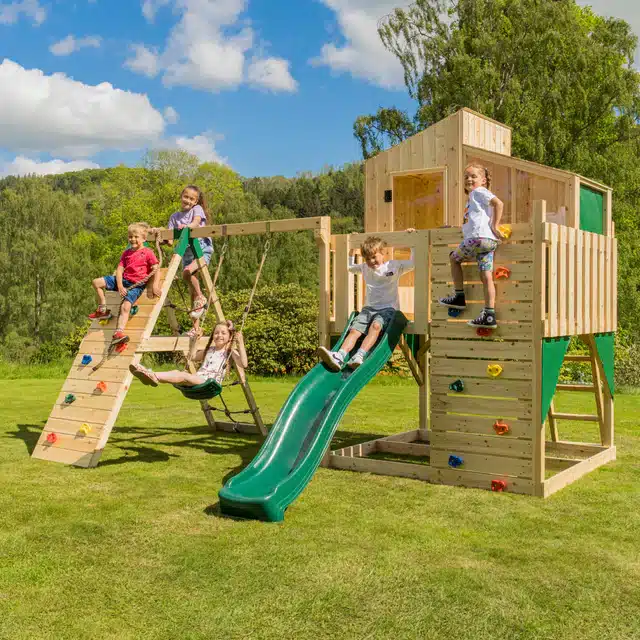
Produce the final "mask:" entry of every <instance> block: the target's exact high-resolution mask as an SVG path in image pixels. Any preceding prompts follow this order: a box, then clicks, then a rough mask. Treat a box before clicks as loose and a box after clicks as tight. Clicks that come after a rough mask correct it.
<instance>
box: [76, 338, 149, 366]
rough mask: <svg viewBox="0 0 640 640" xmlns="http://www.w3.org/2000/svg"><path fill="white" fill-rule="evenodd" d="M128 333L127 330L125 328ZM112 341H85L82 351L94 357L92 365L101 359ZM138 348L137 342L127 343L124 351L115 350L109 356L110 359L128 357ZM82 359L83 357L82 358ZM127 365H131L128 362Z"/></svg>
mask: <svg viewBox="0 0 640 640" xmlns="http://www.w3.org/2000/svg"><path fill="white" fill-rule="evenodd" d="M125 333H126V330H125ZM110 345H111V342H83V343H82V345H80V347H81V348H80V352H81V353H82V354H83V355H84V354H87V355H90V356H92V357H93V362H92V363H91V364H92V365H94V364H96V363H97V362H99V361H100V359H101V358H102V356H103V354H105V353H106V352H107V350H108V349H109V346H110ZM137 348H138V345H137V344H136V343H135V342H129V343H127V346H126V348H125V350H124V351H123V352H122V353H117V352H114V353H113V354H112V355H111V356H109V359H110V360H118V359H125V360H126V359H127V358H128V357H129V356H130V355H131V354H133V353H135V352H136V350H137ZM81 360H82V358H81ZM127 366H129V365H128V364H127Z"/></svg>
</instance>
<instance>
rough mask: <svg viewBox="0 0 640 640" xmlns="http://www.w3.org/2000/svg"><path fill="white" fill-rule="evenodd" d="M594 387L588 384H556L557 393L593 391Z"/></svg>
mask: <svg viewBox="0 0 640 640" xmlns="http://www.w3.org/2000/svg"><path fill="white" fill-rule="evenodd" d="M594 389H595V387H593V386H592V385H590V384H558V385H556V390H557V391H594Z"/></svg>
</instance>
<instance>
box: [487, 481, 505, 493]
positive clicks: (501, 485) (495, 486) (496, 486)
mask: <svg viewBox="0 0 640 640" xmlns="http://www.w3.org/2000/svg"><path fill="white" fill-rule="evenodd" d="M506 488H507V483H506V482H505V481H504V480H492V481H491V491H504V490H505V489H506Z"/></svg>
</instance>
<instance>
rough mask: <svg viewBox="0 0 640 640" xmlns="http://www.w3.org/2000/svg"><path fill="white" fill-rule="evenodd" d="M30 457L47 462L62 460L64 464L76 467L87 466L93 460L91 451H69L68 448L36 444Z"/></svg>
mask: <svg viewBox="0 0 640 640" xmlns="http://www.w3.org/2000/svg"><path fill="white" fill-rule="evenodd" d="M31 457H32V458H36V459H37V460H46V461H48V462H62V463H64V464H72V465H74V466H76V467H89V466H91V463H92V460H93V454H92V453H86V452H84V451H70V450H69V449H59V448H54V447H44V446H42V445H36V447H35V449H34V450H33V453H32V454H31Z"/></svg>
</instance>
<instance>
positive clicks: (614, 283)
mask: <svg viewBox="0 0 640 640" xmlns="http://www.w3.org/2000/svg"><path fill="white" fill-rule="evenodd" d="M611 263H612V264H613V272H612V274H611V298H612V305H611V311H612V313H613V325H612V327H611V331H615V330H616V329H617V328H618V241H617V240H614V241H613V255H612V258H611Z"/></svg>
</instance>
